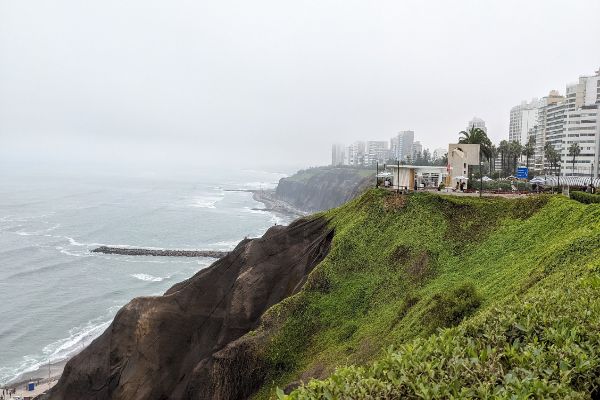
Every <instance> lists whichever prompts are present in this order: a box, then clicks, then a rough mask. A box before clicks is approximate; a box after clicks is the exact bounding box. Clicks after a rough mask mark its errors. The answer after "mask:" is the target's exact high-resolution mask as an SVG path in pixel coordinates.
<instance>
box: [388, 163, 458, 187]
mask: <svg viewBox="0 0 600 400" xmlns="http://www.w3.org/2000/svg"><path fill="white" fill-rule="evenodd" d="M387 168H388V169H389V170H390V172H391V173H392V174H391V176H390V178H391V180H392V186H391V188H392V189H396V190H414V188H415V186H416V187H417V188H424V187H429V188H434V187H438V186H439V185H440V183H443V182H444V179H445V177H446V175H447V172H446V167H432V166H420V165H400V166H397V165H394V164H391V165H388V166H387Z"/></svg>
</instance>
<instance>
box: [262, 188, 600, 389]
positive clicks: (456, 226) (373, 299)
mask: <svg viewBox="0 0 600 400" xmlns="http://www.w3.org/2000/svg"><path fill="white" fill-rule="evenodd" d="M590 207H594V206H588V207H586V206H583V205H581V204H578V203H575V202H572V201H570V200H568V199H565V198H561V197H552V198H549V197H530V198H526V199H519V200H507V199H501V198H497V199H478V198H457V197H450V196H436V195H429V194H416V195H411V196H406V197H396V196H395V195H392V194H389V193H386V192H384V191H378V190H371V191H369V192H367V193H366V194H365V195H363V196H362V197H360V198H358V199H356V200H354V201H352V202H350V203H348V204H346V205H344V206H343V207H341V208H338V209H335V210H332V211H330V212H328V213H326V216H327V217H329V218H330V219H331V224H332V226H333V227H334V228H335V237H334V241H333V244H332V249H331V251H330V253H329V255H328V256H327V257H326V259H325V260H324V261H323V262H322V263H321V264H320V265H319V266H318V267H317V268H316V269H315V270H314V271H313V272H312V273H311V275H310V277H309V280H308V282H307V284H306V285H305V288H304V289H303V290H302V291H301V292H300V293H299V294H298V295H296V296H294V297H291V298H289V299H287V300H286V301H284V302H283V303H281V304H279V305H277V306H275V307H274V308H273V309H271V310H270V312H269V313H268V315H267V317H266V318H267V319H269V318H271V319H274V320H278V321H280V324H279V329H277V330H276V333H275V334H274V335H273V337H272V339H271V341H270V343H269V345H268V346H267V348H266V349H265V354H264V358H265V360H266V362H267V365H268V368H267V369H268V371H269V376H268V378H269V382H270V383H271V384H269V385H267V386H265V387H263V389H262V391H261V392H259V393H258V395H257V397H259V398H260V397H263V398H267V397H271V396H273V394H274V393H275V390H276V387H278V386H282V387H283V386H285V385H286V384H287V383H289V382H292V381H307V380H308V378H310V377H313V376H316V377H326V376H328V375H330V374H331V373H333V372H334V369H335V367H339V366H343V365H351V364H358V365H364V364H366V363H369V362H372V361H374V360H376V359H378V358H381V357H383V358H381V359H380V361H378V362H377V363H376V364H373V365H372V366H371V367H369V368H366V367H365V368H361V367H350V368H349V369H342V370H340V371H338V372H337V373H336V374H335V375H333V376H332V377H331V378H330V379H329V380H327V381H324V382H314V383H311V384H310V385H309V387H306V388H303V389H301V390H300V391H298V392H295V393H294V395H293V398H307V397H319V396H324V397H327V396H328V395H329V394H332V393H337V394H336V395H335V396H334V397H350V398H354V397H356V396H358V397H361V396H362V395H365V396H366V394H365V393H371V392H369V391H370V390H372V391H373V392H372V393H376V394H377V396H383V397H386V396H388V397H389V396H391V395H390V393H402V394H403V395H407V394H408V393H413V394H414V393H417V392H416V391H415V390H413V391H412V392H410V391H407V392H401V391H400V389H398V388H397V386H393V385H396V384H397V382H396V381H394V380H392V379H391V378H390V379H389V380H386V379H388V378H385V379H382V377H381V375H378V373H381V371H384V372H383V373H384V374H385V373H387V372H385V371H388V372H389V371H393V373H392V375H393V376H400V377H404V378H399V379H401V382H404V381H402V379H404V380H406V379H408V377H410V379H409V380H410V381H411V382H415V385H416V384H417V383H419V382H420V383H423V382H430V383H431V382H432V381H427V379H426V377H430V378H429V379H434V378H435V380H436V382H437V380H440V379H441V381H443V379H442V378H443V377H442V376H438V375H436V372H435V371H437V372H439V374H442V375H443V374H446V375H445V376H450V375H451V371H458V370H459V369H457V368H458V367H456V366H454V367H453V368H455V369H454V370H447V368H448V366H447V365H446V364H440V365H441V366H440V365H437V364H436V365H437V366H435V365H433V364H432V365H431V366H430V365H429V364H431V363H432V362H433V361H432V360H435V359H436V357H442V356H443V355H442V354H438V355H435V356H434V355H433V353H431V351H433V350H431V349H435V348H436V346H437V344H436V343H437V342H435V341H436V340H441V341H443V340H449V342H448V343H453V344H447V348H446V349H447V351H451V350H452V347H453V346H455V345H457V343H458V342H460V340H467V339H465V335H464V334H463V333H461V332H462V331H460V330H461V329H467V328H466V323H465V322H463V323H462V324H461V325H459V328H456V329H454V330H449V331H444V332H443V333H441V334H436V332H437V330H438V329H439V328H444V327H451V326H455V325H457V324H460V323H461V321H462V320H463V319H465V318H467V322H468V323H470V324H474V325H471V326H472V327H474V328H472V329H474V331H477V329H476V328H477V327H479V328H481V329H480V330H479V332H482V333H481V335H483V337H484V338H485V340H488V338H487V336H486V335H488V333H489V334H492V333H493V332H492V331H491V330H490V329H491V327H492V325H493V324H492V323H490V322H489V319H485V318H484V316H489V315H492V316H493V315H494V313H493V312H492V311H490V310H492V309H495V308H497V307H504V308H502V309H503V310H504V309H506V310H509V309H508V307H517V309H513V310H512V311H506V313H507V314H506V315H507V316H510V315H511V314H510V313H511V312H514V313H518V312H519V310H520V309H519V308H518V307H520V306H521V303H520V301H518V300H517V299H521V298H525V297H524V296H535V294H536V293H538V292H537V291H538V290H541V289H539V287H541V285H542V283H545V282H547V281H548V280H549V279H554V281H553V282H555V284H560V283H562V282H563V280H564V279H559V278H556V276H558V274H566V273H567V272H569V271H571V270H573V271H574V268H575V265H577V264H578V263H581V262H583V260H587V259H588V258H589V257H592V256H593V255H595V256H596V257H597V256H598V248H599V247H600V246H599V245H598V240H599V236H598V235H599V232H600V228H599V226H598V224H599V222H598V221H599V220H600V208H599V207H595V208H590ZM582 249H584V250H585V251H584V250H582ZM574 252H575V253H574ZM573 254H576V256H575V257H573ZM588 270H589V268H588ZM566 271H567V272H566ZM586 271H587V270H586ZM569 273H570V272H569ZM572 273H575V272H572ZM555 274H556V275H555ZM540 281H541V282H542V283H539V282H540ZM569 282H570V281H569ZM545 284H547V285H549V286H548V287H549V289H547V290H549V291H551V288H552V284H550V283H545ZM553 293H555V294H556V295H557V296H558V295H559V292H558V291H556V292H553ZM534 298H535V297H532V299H534ZM542 298H543V297H542ZM532 301H533V300H532ZM513 303H514V304H513ZM565 304H566V303H565ZM543 306H544V304H543V301H542V302H541V303H540V305H539V307H543ZM473 315H476V316H475V317H474V318H470V319H469V317H471V316H473ZM549 315H550V314H549ZM507 318H508V317H507ZM476 321H479V322H476ZM477 324H479V325H477ZM486 324H491V325H489V326H488V325H486ZM498 329H501V324H500V325H498ZM561 329H562V328H561ZM448 332H450V333H448ZM432 334H434V335H433V336H431V335H432ZM449 335H450V336H452V335H454V336H452V337H450V336H449ZM498 335H500V334H499V333H498ZM415 338H417V339H415ZM414 340H417V341H416V342H415V341H414ZM452 340H456V341H458V342H452ZM469 340H474V339H473V338H471V339H469ZM430 342H431V343H430ZM467 342H468V343H470V342H469V341H468V340H467ZM423 343H430V344H429V345H428V346H429V347H427V346H425V345H424V344H423ZM461 343H462V342H461ZM481 343H483V344H482V346H483V345H485V346H487V345H490V346H495V344H492V342H490V341H488V342H485V341H483V342H481ZM494 343H496V344H498V343H500V342H494ZM510 343H512V342H510ZM390 345H393V346H399V345H401V346H402V345H403V346H408V347H401V348H400V350H399V353H398V352H389V353H387V354H386V353H385V352H384V351H383V350H382V349H385V348H387V347H388V346H390ZM411 346H412V347H411ZM474 346H475V345H474ZM407 348H408V349H413V350H410V351H412V352H417V353H419V352H421V353H419V354H422V356H421V358H418V357H417V356H413V355H411V356H410V357H407V356H405V353H406V351H407V350H406V349H407ZM485 348H486V349H487V347H485ZM599 348H600V347H599ZM414 349H418V350H414ZM427 349H430V350H431V351H430V352H429V353H428V352H427ZM460 349H463V350H464V351H465V352H467V348H466V347H465V346H462V347H460ZM479 350H481V349H480V348H478V347H477V346H475V347H474V348H473V349H471V350H469V351H475V353H473V354H476V356H474V357H480V355H477V354H479V353H478V351H479ZM440 351H443V349H441V350H440ZM457 351H458V350H457ZM486 351H487V350H486ZM490 351H492V350H490ZM494 351H496V350H494ZM409 353H410V352H409ZM398 354H400V356H398ZM410 354H412V353H410ZM465 354H467V353H465ZM469 354H470V353H469ZM446 355H448V354H446ZM459 356H460V354H458V353H457V357H458V358H457V360H458V359H459V358H460V357H459ZM428 357H429V358H428ZM468 358H473V357H471V356H469V357H468ZM398 359H399V360H401V362H400V364H401V365H397V364H393V362H395V361H394V360H398ZM402 362H405V363H408V364H402ZM386 363H387V364H386ZM422 363H423V364H422ZM428 363H429V364H428ZM413 364H414V365H413ZM382 365H383V366H384V367H381V366H382ZM418 365H421V366H422V367H423V365H425V367H423V371H422V372H421V374H424V375H423V379H425V380H418V379H417V380H415V379H414V376H412V375H407V372H406V371H408V370H411V371H412V370H414V371H421V370H419V369H418V368H416V366H418ZM378 368H379V369H378ZM478 368H479V367H478ZM481 368H483V367H481ZM380 370H381V371H380ZM377 371H379V372H377ZM482 373H483V372H482ZM419 376H421V375H419ZM461 376H462V375H461ZM465 376H466V375H465ZM474 376H475V377H476V378H477V379H480V378H481V377H480V376H479V375H477V374H475V375H474ZM476 378H473V379H476ZM465 379H467V378H465ZM452 382H453V383H452V384H453V385H455V386H456V385H458V386H456V387H459V386H461V385H463V384H464V383H465V382H463V381H460V382H459V381H452ZM371 383H373V385H375V386H373V387H372V386H370V385H371ZM442 383H443V382H442ZM442 383H440V384H442ZM380 384H381V385H383V387H384V388H383V389H378V386H377V385H380ZM404 384H405V383H400V384H398V385H400V386H402V385H404ZM390 385H392V386H390ZM482 385H484V384H482ZM484 386H485V385H484ZM402 387H404V386H402ZM433 387H436V386H435V385H434V386H433ZM453 387H454V386H453ZM485 387H486V388H487V387H488V386H485ZM345 388H347V390H348V391H347V392H344V390H346V389H345ZM386 388H387V389H386ZM488 389H489V388H488ZM332 390H338V392H335V391H334V392H332ZM352 390H357V391H352ZM365 390H366V392H365ZM376 390H380V391H379V392H378V391H376ZM381 390H384V391H381ZM385 390H388V392H385ZM390 390H392V391H391V392H389V391H390ZM407 390H408V389H407ZM411 390H412V389H411ZM422 390H429V389H428V388H427V387H425V388H424V389H422ZM440 390H442V389H440ZM444 390H446V389H444ZM478 390H479V389H478ZM481 390H483V389H481ZM486 390H487V389H486ZM490 390H491V389H490ZM385 393H387V394H385ZM423 393H425V392H423ZM423 393H421V394H423ZM439 393H441V392H438V396H439ZM445 393H448V392H445ZM453 393H457V392H453ZM490 393H492V392H490ZM359 394H362V395H361V396H359ZM377 396H375V397H377ZM435 396H436V395H435V393H433V392H432V393H429V394H426V395H424V397H426V398H427V397H435ZM362 397H364V396H362ZM392 397H393V396H392ZM409 397H410V396H409Z"/></svg>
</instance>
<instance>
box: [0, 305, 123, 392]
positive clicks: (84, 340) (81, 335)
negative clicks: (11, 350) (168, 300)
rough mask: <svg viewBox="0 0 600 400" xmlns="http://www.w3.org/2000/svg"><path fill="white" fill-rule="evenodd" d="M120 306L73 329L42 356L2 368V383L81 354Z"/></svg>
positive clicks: (46, 349)
mask: <svg viewBox="0 0 600 400" xmlns="http://www.w3.org/2000/svg"><path fill="white" fill-rule="evenodd" d="M118 308H120V306H115V307H111V308H109V309H108V311H107V315H104V316H102V317H99V318H96V319H93V320H91V321H88V322H87V323H86V324H84V325H82V326H78V327H75V328H72V329H70V330H69V332H68V335H69V336H68V337H66V338H63V339H60V340H57V341H56V342H53V343H50V344H49V345H47V346H45V347H44V348H43V349H42V354H40V355H26V356H24V357H23V360H22V362H21V364H20V365H18V366H17V367H14V368H11V367H2V368H0V382H6V383H10V382H14V381H16V380H18V379H19V377H20V376H22V375H23V374H26V373H28V372H33V371H37V370H38V369H40V368H41V367H43V366H45V365H47V364H53V363H56V362H59V361H63V360H66V359H68V358H70V357H72V356H73V355H75V354H77V353H79V352H80V351H81V350H83V349H84V348H85V346H87V345H88V344H90V343H91V342H92V340H94V339H95V338H97V337H98V336H100V334H102V332H104V330H105V329H106V328H107V327H108V326H109V325H110V323H111V321H112V318H113V316H114V314H115V313H116V311H117V309H118Z"/></svg>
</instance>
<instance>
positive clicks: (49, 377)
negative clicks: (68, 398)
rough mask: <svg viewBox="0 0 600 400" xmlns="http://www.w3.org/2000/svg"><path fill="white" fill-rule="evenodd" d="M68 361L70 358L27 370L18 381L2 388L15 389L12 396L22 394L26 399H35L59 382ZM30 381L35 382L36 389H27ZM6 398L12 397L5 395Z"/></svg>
mask: <svg viewBox="0 0 600 400" xmlns="http://www.w3.org/2000/svg"><path fill="white" fill-rule="evenodd" d="M67 361H68V360H63V361H59V362H57V363H54V364H50V365H49V366H48V365H47V366H45V367H43V368H40V369H38V370H36V371H31V372H27V373H25V374H23V375H22V376H21V377H19V379H18V380H17V381H15V382H11V383H9V384H7V385H5V386H3V387H2V389H15V390H16V392H15V393H14V394H13V395H12V397H16V396H20V397H23V398H24V399H33V398H35V397H36V396H39V395H40V394H43V393H45V392H46V391H47V390H49V389H50V388H51V387H52V386H54V385H56V382H58V379H59V378H60V375H61V374H62V372H63V369H64V368H65V365H66V364H67ZM29 382H34V383H35V390H33V391H29V390H27V384H28V383H29ZM0 395H1V392H0ZM4 398H5V399H10V398H11V397H10V396H9V397H6V396H5V397H4Z"/></svg>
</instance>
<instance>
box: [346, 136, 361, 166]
mask: <svg viewBox="0 0 600 400" xmlns="http://www.w3.org/2000/svg"><path fill="white" fill-rule="evenodd" d="M365 148H366V146H365V142H361V141H357V142H354V143H352V144H351V145H350V146H348V150H347V156H346V157H347V159H348V161H347V163H348V165H354V166H358V165H364V162H365Z"/></svg>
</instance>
